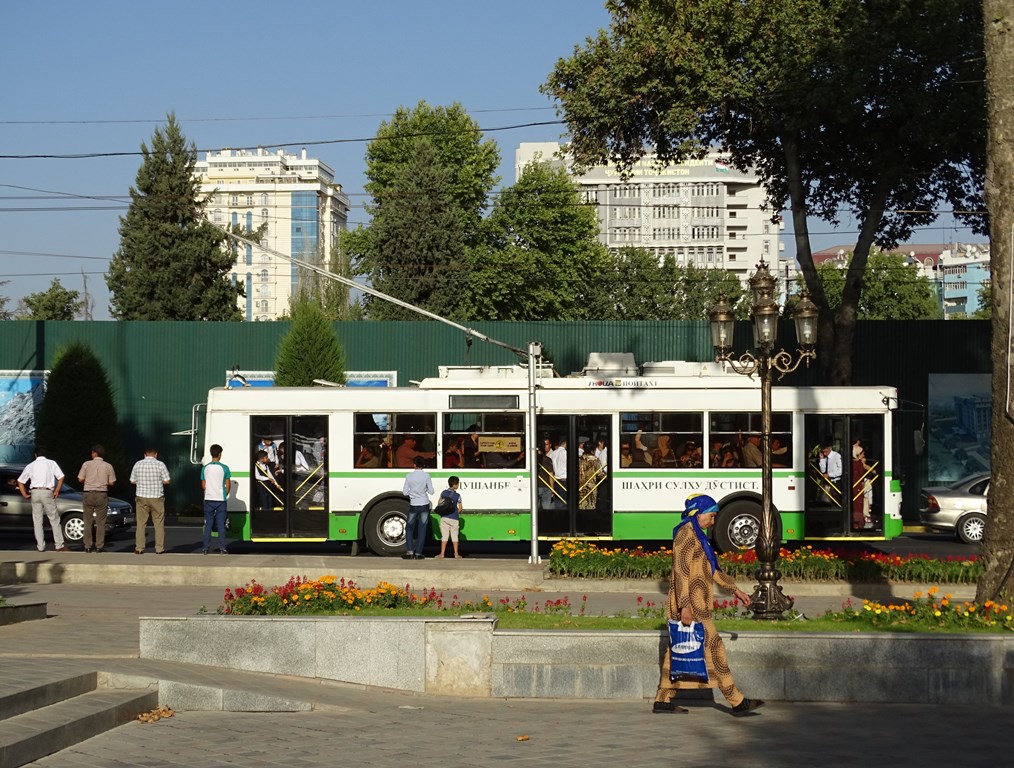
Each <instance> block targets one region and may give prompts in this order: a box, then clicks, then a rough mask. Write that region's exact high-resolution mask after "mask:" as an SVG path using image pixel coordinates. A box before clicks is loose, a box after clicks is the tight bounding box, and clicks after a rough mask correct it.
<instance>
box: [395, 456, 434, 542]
mask: <svg viewBox="0 0 1014 768" xmlns="http://www.w3.org/2000/svg"><path fill="white" fill-rule="evenodd" d="M425 464H426V461H425V459H423V457H422V456H416V457H415V469H413V470H412V471H411V472H409V473H408V474H407V475H406V476H405V485H404V486H403V487H402V489H401V492H402V493H404V494H405V495H406V496H408V525H407V526H406V527H405V554H404V555H402V556H401V557H402V559H403V560H412V559H415V560H422V559H423V547H424V546H425V545H426V524H427V523H428V522H429V519H430V496H432V495H433V480H431V479H430V473H429V472H427V471H426V470H425V469H423V467H424V466H425Z"/></svg>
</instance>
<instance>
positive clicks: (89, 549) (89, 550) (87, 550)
mask: <svg viewBox="0 0 1014 768" xmlns="http://www.w3.org/2000/svg"><path fill="white" fill-rule="evenodd" d="M84 551H85V552H94V551H95V550H94V549H92V548H91V547H85V548H84Z"/></svg>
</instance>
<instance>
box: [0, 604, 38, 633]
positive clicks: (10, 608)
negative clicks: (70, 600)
mask: <svg viewBox="0 0 1014 768" xmlns="http://www.w3.org/2000/svg"><path fill="white" fill-rule="evenodd" d="M48 605H49V604H48V603H24V604H23V605H0V627H2V626H5V625H7V624H17V623H18V622H20V621H35V620H36V619H44V618H46V616H47V615H48V613H47V610H46V609H47V606H48Z"/></svg>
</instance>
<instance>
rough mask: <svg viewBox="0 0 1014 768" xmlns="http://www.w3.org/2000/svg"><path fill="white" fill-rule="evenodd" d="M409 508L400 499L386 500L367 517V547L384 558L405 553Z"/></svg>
mask: <svg viewBox="0 0 1014 768" xmlns="http://www.w3.org/2000/svg"><path fill="white" fill-rule="evenodd" d="M407 520H408V506H407V505H406V504H405V502H403V501H399V500H398V499H385V500H384V501H381V502H380V503H379V504H377V505H376V506H375V507H374V508H373V509H372V510H370V514H368V515H367V516H366V530H365V534H366V545H367V546H368V547H369V548H370V549H371V550H372V551H373V552H374V553H375V554H378V555H381V556H382V557H391V556H392V555H400V554H401V553H402V552H404V551H405V523H406V521H407Z"/></svg>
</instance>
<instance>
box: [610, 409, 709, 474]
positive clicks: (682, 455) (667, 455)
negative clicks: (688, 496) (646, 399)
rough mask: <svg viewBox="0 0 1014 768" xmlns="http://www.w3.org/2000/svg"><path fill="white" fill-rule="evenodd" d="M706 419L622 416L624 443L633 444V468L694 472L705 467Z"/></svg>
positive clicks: (672, 415)
mask: <svg viewBox="0 0 1014 768" xmlns="http://www.w3.org/2000/svg"><path fill="white" fill-rule="evenodd" d="M703 423H704V417H703V415H702V414H700V413H621V414H620V430H621V431H622V432H623V433H624V435H623V438H622V439H623V440H624V442H625V441H626V440H627V439H629V440H630V441H631V451H632V453H633V455H634V461H633V462H632V464H631V466H633V467H648V468H651V469H694V468H698V467H702V466H704V460H703V454H702V444H703V442H702V441H703V438H704V430H703Z"/></svg>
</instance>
